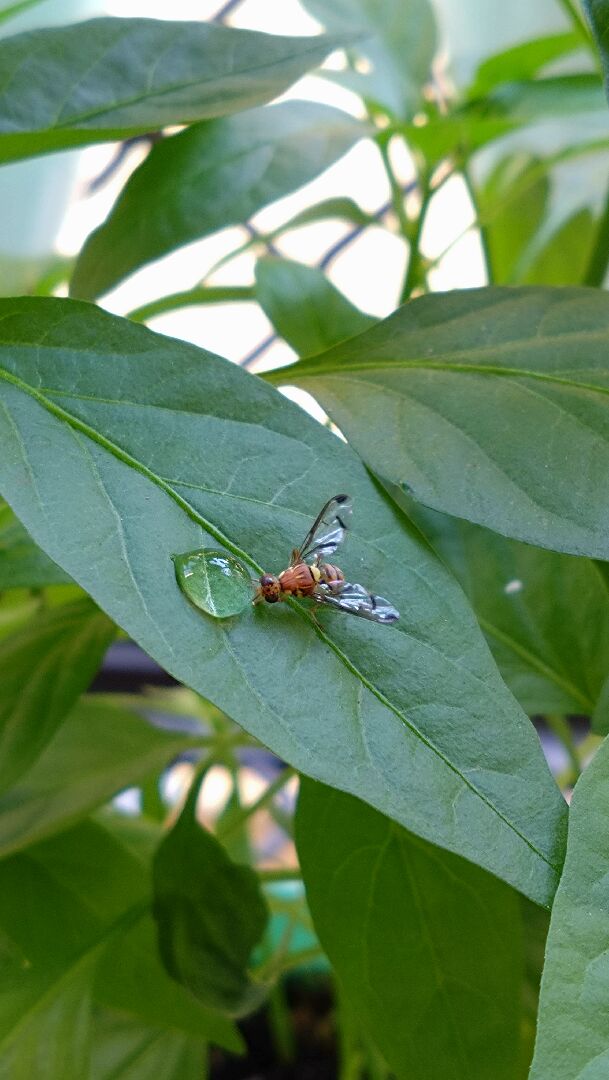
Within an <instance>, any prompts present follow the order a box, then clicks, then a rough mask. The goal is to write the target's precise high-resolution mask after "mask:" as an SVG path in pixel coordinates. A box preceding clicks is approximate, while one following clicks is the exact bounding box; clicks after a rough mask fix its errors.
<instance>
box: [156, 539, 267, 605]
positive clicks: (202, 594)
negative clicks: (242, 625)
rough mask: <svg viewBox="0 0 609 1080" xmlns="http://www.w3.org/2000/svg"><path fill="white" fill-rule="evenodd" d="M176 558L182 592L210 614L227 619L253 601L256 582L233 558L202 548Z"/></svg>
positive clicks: (220, 552)
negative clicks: (253, 582)
mask: <svg viewBox="0 0 609 1080" xmlns="http://www.w3.org/2000/svg"><path fill="white" fill-rule="evenodd" d="M172 558H173V562H174V565H175V570H176V578H177V580H178V585H179V586H180V588H181V590H182V592H183V593H184V595H185V596H187V597H188V599H189V600H190V602H191V603H192V604H194V605H195V607H198V608H200V610H201V611H205V612H206V614H208V615H213V616H214V618H216V619H227V618H229V617H230V616H231V615H239V614H240V613H241V612H242V611H244V610H245V608H246V607H247V606H248V604H249V603H250V602H251V600H252V597H253V592H252V579H251V577H250V574H249V572H248V570H246V568H245V566H243V563H240V562H239V560H238V559H235V557H234V556H233V555H228V554H227V553H226V552H224V551H217V550H215V549H214V548H201V549H200V550H199V551H187V552H186V553H185V554H184V555H173V556H172Z"/></svg>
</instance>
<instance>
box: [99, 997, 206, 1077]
mask: <svg viewBox="0 0 609 1080" xmlns="http://www.w3.org/2000/svg"><path fill="white" fill-rule="evenodd" d="M204 1061H205V1043H203V1042H202V1041H201V1040H200V1039H196V1038H193V1037H192V1036H190V1035H185V1034H182V1033H181V1032H179V1031H169V1030H167V1029H166V1028H163V1027H158V1028H156V1027H149V1026H145V1025H144V1024H142V1023H138V1022H137V1021H134V1020H133V1019H132V1018H131V1017H128V1016H124V1015H123V1014H122V1013H120V1012H118V1011H116V1010H112V1009H104V1010H101V1009H100V1010H98V1011H96V1014H95V1024H94V1030H93V1045H92V1061H91V1071H90V1074H88V1080H203V1075H204V1074H203V1067H204ZM161 1070H162V1071H161Z"/></svg>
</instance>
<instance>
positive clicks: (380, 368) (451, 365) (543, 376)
mask: <svg viewBox="0 0 609 1080" xmlns="http://www.w3.org/2000/svg"><path fill="white" fill-rule="evenodd" d="M573 337H574V338H575V340H576V341H578V340H581V335H579V334H576V335H573ZM594 340H598V341H599V342H601V341H602V342H603V343H604V344H607V340H608V335H607V334H604V335H603V336H602V337H601V336H600V335H598V336H595V338H594ZM568 343H569V336H568V335H565V336H564V337H560V338H557V339H551V338H544V339H543V344H544V345H552V344H554V345H556V344H568ZM527 344H528V345H536V346H537V347H539V342H538V341H529V342H520V341H517V342H509V343H507V344H506V345H504V346H503V347H502V346H497V348H496V349H493V350H492V351H493V352H495V353H501V351H502V348H503V349H504V350H505V351H509V350H510V349H513V348H515V347H518V348H521V347H525V346H526V345H527ZM474 351H475V350H473V349H470V350H468V351H467V353H463V352H462V353H454V354H453V355H454V356H455V357H459V356H462V355H468V356H471V354H472V352H474ZM396 370H398V371H399V370H414V371H416V370H429V371H447V372H461V373H465V374H469V373H473V374H475V375H496V376H498V377H501V378H510V377H511V378H514V379H534V380H536V381H537V382H547V383H554V384H557V385H559V386H567V387H569V388H570V389H572V390H588V391H590V392H592V393H595V394H603V395H607V394H609V387H604V386H599V385H595V384H594V383H586V382H579V381H575V380H573V379H568V378H566V377H564V376H561V375H556V374H554V373H549V372H545V371H543V372H542V371H531V370H530V369H529V368H516V367H501V366H500V365H499V364H467V363H465V362H463V361H461V360H457V361H456V362H455V361H452V360H424V359H421V360H399V359H396V360H391V361H386V360H378V361H376V363H375V362H373V361H362V362H357V363H356V362H349V361H345V362H342V361H341V362H340V363H334V364H328V365H325V364H321V363H320V364H315V365H312V364H309V363H308V359H307V360H301V361H299V362H298V363H296V364H290V365H289V366H288V367H284V368H277V369H276V370H275V371H269V372H265V373H264V374H263V376H262V377H263V378H264V379H265V380H267V381H268V382H271V383H273V384H275V383H284V382H286V381H287V382H289V381H290V379H289V376H295V381H296V382H299V381H300V379H303V378H305V379H309V378H310V379H314V378H317V377H318V376H323V375H330V376H333V375H336V376H339V377H340V376H341V375H342V374H344V373H347V372H349V373H352V372H358V371H363V372H365V371H376V372H389V373H391V372H393V371H396ZM366 385H367V386H370V385H374V384H371V383H370V381H369V380H366ZM378 385H379V386H380V389H384V387H383V386H382V384H378Z"/></svg>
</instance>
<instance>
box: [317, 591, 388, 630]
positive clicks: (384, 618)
mask: <svg viewBox="0 0 609 1080" xmlns="http://www.w3.org/2000/svg"><path fill="white" fill-rule="evenodd" d="M313 600H316V601H317V603H318V604H328V605H329V606H330V607H334V608H338V610H339V611H346V612H347V614H349V615H358V616H359V618H360V619H369V620H370V621H371V622H378V623H394V622H397V621H398V619H399V617H400V613H399V611H398V610H397V608H394V606H393V604H390V603H389V601H388V600H385V598H384V597H383V596H375V594H374V593H371V592H368V590H367V589H365V588H364V586H363V585H354V584H351V582H349V581H345V582H342V583H341V586H340V588H337V587H336V585H333V586H332V587H330V586H328V585H324V584H320V585H318V586H317V587H316V589H315V592H314V593H313Z"/></svg>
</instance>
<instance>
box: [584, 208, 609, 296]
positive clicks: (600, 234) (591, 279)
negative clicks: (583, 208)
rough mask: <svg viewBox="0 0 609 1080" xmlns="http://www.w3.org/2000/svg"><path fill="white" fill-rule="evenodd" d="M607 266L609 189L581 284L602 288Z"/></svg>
mask: <svg viewBox="0 0 609 1080" xmlns="http://www.w3.org/2000/svg"><path fill="white" fill-rule="evenodd" d="M608 266H609V190H608V191H607V195H606V198H605V205H604V207H603V213H602V215H601V219H600V221H599V223H598V227H597V230H596V237H595V240H594V247H593V248H592V252H591V255H590V259H589V261H588V266H587V267H586V273H585V275H584V280H583V284H584V285H593V286H596V287H597V288H599V289H600V288H602V285H603V282H604V280H605V277H606V274H607V267H608Z"/></svg>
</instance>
